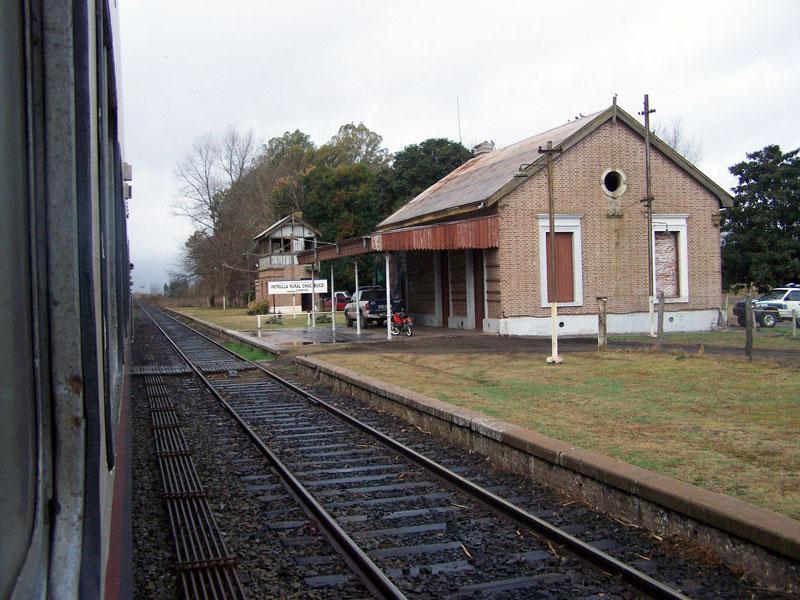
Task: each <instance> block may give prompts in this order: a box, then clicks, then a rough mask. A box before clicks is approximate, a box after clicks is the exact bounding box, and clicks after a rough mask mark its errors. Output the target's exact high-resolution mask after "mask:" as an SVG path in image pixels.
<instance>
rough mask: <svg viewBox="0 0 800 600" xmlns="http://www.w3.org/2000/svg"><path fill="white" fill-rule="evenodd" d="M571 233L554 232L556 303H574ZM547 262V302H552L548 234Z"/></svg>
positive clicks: (546, 246) (548, 233)
mask: <svg viewBox="0 0 800 600" xmlns="http://www.w3.org/2000/svg"><path fill="white" fill-rule="evenodd" d="M572 235H573V234H572V233H559V232H558V231H557V230H556V275H557V277H558V298H557V299H556V302H574V301H575V277H574V272H573V268H572ZM545 249H546V253H547V255H546V257H545V259H546V260H547V301H548V302H552V301H553V276H552V275H551V274H550V232H547V233H546V234H545Z"/></svg>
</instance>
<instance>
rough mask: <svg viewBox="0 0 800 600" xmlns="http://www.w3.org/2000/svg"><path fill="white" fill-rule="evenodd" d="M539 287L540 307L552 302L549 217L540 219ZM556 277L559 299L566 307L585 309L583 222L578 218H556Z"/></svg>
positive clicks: (558, 216)
mask: <svg viewBox="0 0 800 600" xmlns="http://www.w3.org/2000/svg"><path fill="white" fill-rule="evenodd" d="M537 218H538V221H539V223H538V225H539V227H538V229H539V282H540V283H539V285H540V290H541V293H540V303H541V306H550V302H551V301H552V292H551V288H552V281H553V278H552V275H551V274H550V273H549V272H548V271H549V269H548V265H549V264H550V262H549V257H550V243H549V242H550V222H549V218H548V216H547V215H538V217H537ZM555 221H556V223H555V224H556V234H555V235H556V239H555V242H556V275H557V278H558V298H557V299H556V301H557V302H558V303H559V304H561V305H564V306H582V305H583V272H582V264H581V219H580V217H577V216H568V215H556V219H555Z"/></svg>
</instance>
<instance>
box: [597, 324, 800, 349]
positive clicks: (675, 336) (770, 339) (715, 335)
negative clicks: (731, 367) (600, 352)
mask: <svg viewBox="0 0 800 600" xmlns="http://www.w3.org/2000/svg"><path fill="white" fill-rule="evenodd" d="M609 340H610V341H628V342H639V343H642V344H646V345H653V344H654V343H655V340H654V339H653V338H651V337H650V336H648V335H611V336H609ZM664 343H666V344H686V345H691V346H699V345H700V344H703V345H704V346H708V347H712V346H719V347H722V348H742V349H744V343H745V331H744V329H742V328H735V329H729V330H728V331H704V332H700V333H665V334H664ZM753 347H754V348H760V349H762V350H800V332H798V336H797V337H796V338H792V327H791V324H789V325H787V324H785V323H780V324H779V325H778V326H777V327H775V328H773V329H765V328H758V329H756V331H755V335H754V336H753Z"/></svg>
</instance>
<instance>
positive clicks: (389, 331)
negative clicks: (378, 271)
mask: <svg viewBox="0 0 800 600" xmlns="http://www.w3.org/2000/svg"><path fill="white" fill-rule="evenodd" d="M384 256H385V258H386V339H387V340H391V339H392V299H391V289H390V288H391V286H390V283H389V253H388V252H387V253H386V254H385V255H384Z"/></svg>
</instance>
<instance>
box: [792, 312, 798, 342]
mask: <svg viewBox="0 0 800 600" xmlns="http://www.w3.org/2000/svg"><path fill="white" fill-rule="evenodd" d="M796 337H797V310H793V311H792V338H796Z"/></svg>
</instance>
